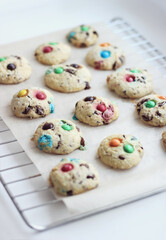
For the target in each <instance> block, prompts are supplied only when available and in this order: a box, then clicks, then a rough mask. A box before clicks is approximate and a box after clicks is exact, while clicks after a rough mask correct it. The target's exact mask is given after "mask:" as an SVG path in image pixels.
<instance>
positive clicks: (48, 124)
mask: <svg viewBox="0 0 166 240" xmlns="http://www.w3.org/2000/svg"><path fill="white" fill-rule="evenodd" d="M42 129H43V130H48V129H54V124H53V123H45V124H44V125H43V128H42Z"/></svg>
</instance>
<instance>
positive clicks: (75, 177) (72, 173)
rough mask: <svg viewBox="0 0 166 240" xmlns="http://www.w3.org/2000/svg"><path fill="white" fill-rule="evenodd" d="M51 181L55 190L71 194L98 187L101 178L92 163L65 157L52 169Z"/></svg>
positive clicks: (66, 194) (67, 194)
mask: <svg viewBox="0 0 166 240" xmlns="http://www.w3.org/2000/svg"><path fill="white" fill-rule="evenodd" d="M50 182H51V184H52V185H53V186H54V189H55V192H57V193H59V194H61V195H65V196H71V195H75V194H78V193H82V192H85V191H88V190H91V189H93V188H96V187H97V186H98V184H99V178H98V173H97V172H96V170H95V169H94V167H93V165H92V164H90V163H87V162H86V161H83V160H80V159H77V158H64V159H62V160H61V162H60V163H59V164H58V165H56V166H55V167H54V168H53V169H52V171H51V173H50Z"/></svg>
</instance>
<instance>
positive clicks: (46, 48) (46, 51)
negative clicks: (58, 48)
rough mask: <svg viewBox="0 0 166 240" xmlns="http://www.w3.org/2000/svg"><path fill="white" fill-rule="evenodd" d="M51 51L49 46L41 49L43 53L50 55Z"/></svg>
mask: <svg viewBox="0 0 166 240" xmlns="http://www.w3.org/2000/svg"><path fill="white" fill-rule="evenodd" d="M52 51H53V48H52V47H50V46H46V47H44V48H43V53H50V52H52Z"/></svg>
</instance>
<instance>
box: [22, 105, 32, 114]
mask: <svg viewBox="0 0 166 240" xmlns="http://www.w3.org/2000/svg"><path fill="white" fill-rule="evenodd" d="M31 109H32V107H30V106H29V107H26V108H25V110H24V111H23V112H22V114H28V113H29V112H30V110H31Z"/></svg>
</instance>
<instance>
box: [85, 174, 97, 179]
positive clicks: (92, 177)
mask: <svg viewBox="0 0 166 240" xmlns="http://www.w3.org/2000/svg"><path fill="white" fill-rule="evenodd" d="M86 178H91V179H94V178H95V175H94V174H93V175H92V176H90V175H88V176H87V177H86Z"/></svg>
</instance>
